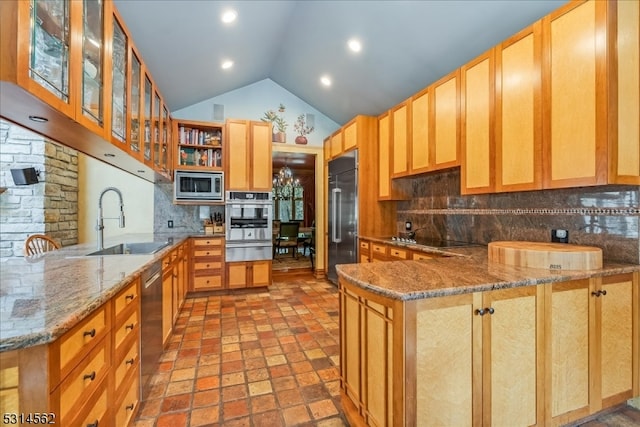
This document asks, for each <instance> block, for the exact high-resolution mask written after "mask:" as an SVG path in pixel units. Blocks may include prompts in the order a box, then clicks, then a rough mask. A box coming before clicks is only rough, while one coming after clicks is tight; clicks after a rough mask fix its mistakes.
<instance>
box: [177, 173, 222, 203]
mask: <svg viewBox="0 0 640 427" xmlns="http://www.w3.org/2000/svg"><path fill="white" fill-rule="evenodd" d="M174 178H175V179H174V193H173V197H174V198H175V200H193V201H214V202H224V172H199V171H184V170H177V171H175V175H174Z"/></svg>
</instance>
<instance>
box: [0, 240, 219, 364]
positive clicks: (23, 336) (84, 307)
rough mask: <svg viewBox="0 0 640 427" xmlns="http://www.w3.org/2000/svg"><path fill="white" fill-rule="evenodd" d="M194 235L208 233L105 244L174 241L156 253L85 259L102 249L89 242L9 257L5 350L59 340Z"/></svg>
mask: <svg viewBox="0 0 640 427" xmlns="http://www.w3.org/2000/svg"><path fill="white" fill-rule="evenodd" d="M192 236H194V237H195V236H204V234H197V233H196V234H194V233H191V234H185V233H181V234H178V233H176V234H168V233H166V234H127V235H124V236H118V237H114V238H109V239H105V242H104V247H105V248H108V247H110V246H112V245H116V244H118V243H122V242H125V243H131V242H151V241H155V242H167V241H169V242H171V243H170V244H169V245H168V246H166V247H164V248H163V249H161V250H160V251H158V252H156V253H155V254H152V255H107V256H85V255H86V254H88V253H91V252H94V251H95V250H96V244H95V243H86V244H80V245H74V246H67V247H64V248H62V249H60V250H57V251H53V252H48V253H46V254H43V255H40V256H33V257H24V258H7V259H3V260H2V262H0V352H3V351H8V350H15V349H19V348H26V347H31V346H35V345H39V344H46V343H50V342H52V341H54V340H55V339H57V338H58V337H60V336H61V335H62V334H64V333H65V332H66V331H68V330H69V329H71V328H72V327H73V326H75V325H76V324H77V323H78V322H80V321H81V320H82V319H84V318H85V317H86V316H87V315H89V314H90V313H91V312H92V311H93V310H95V309H96V308H98V307H99V306H100V305H102V304H104V303H105V302H106V301H107V300H109V299H110V298H112V297H113V296H115V295H116V294H117V293H118V292H119V291H120V290H121V289H123V288H124V287H125V286H126V285H127V284H129V283H130V282H131V280H133V279H135V278H136V276H137V275H139V274H140V273H142V272H143V271H144V270H145V269H146V268H148V266H150V265H151V264H152V263H153V262H154V261H157V260H159V259H161V258H162V257H163V256H164V255H166V254H167V253H168V252H170V251H171V250H172V249H174V248H175V247H176V246H177V245H178V244H180V243H182V242H183V241H184V240H186V239H187V238H189V237H192ZM214 237H217V236H214ZM222 237H224V235H222Z"/></svg>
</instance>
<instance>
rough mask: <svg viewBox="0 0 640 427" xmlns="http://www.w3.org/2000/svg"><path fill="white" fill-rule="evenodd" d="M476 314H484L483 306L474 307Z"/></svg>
mask: <svg viewBox="0 0 640 427" xmlns="http://www.w3.org/2000/svg"><path fill="white" fill-rule="evenodd" d="M476 314H477V315H478V316H484V315H485V312H484V308H478V309H476Z"/></svg>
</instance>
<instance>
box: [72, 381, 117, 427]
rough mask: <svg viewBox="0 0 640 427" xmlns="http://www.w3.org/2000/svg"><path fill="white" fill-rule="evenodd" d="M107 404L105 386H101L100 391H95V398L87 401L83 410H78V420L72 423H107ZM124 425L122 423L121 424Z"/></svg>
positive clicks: (90, 424) (83, 424)
mask: <svg viewBox="0 0 640 427" xmlns="http://www.w3.org/2000/svg"><path fill="white" fill-rule="evenodd" d="M108 409H109V404H108V400H107V387H106V384H105V387H103V390H102V392H101V393H96V398H95V400H94V399H91V400H90V401H88V402H87V404H86V405H85V407H84V408H83V410H82V411H81V412H80V416H79V417H78V420H77V421H78V422H76V423H73V425H77V426H82V427H84V426H103V425H104V426H106V425H108V423H107V421H108V419H107V418H108V417H107V412H108V411H107V410H108ZM122 425H124V424H122Z"/></svg>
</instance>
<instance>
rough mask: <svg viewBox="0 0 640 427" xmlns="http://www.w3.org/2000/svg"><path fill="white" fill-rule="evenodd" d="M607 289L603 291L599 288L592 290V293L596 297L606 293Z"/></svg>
mask: <svg viewBox="0 0 640 427" xmlns="http://www.w3.org/2000/svg"><path fill="white" fill-rule="evenodd" d="M606 294H607V291H603V290H597V291H593V292H591V295H593V296H594V297H599V296H600V295H606Z"/></svg>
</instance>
